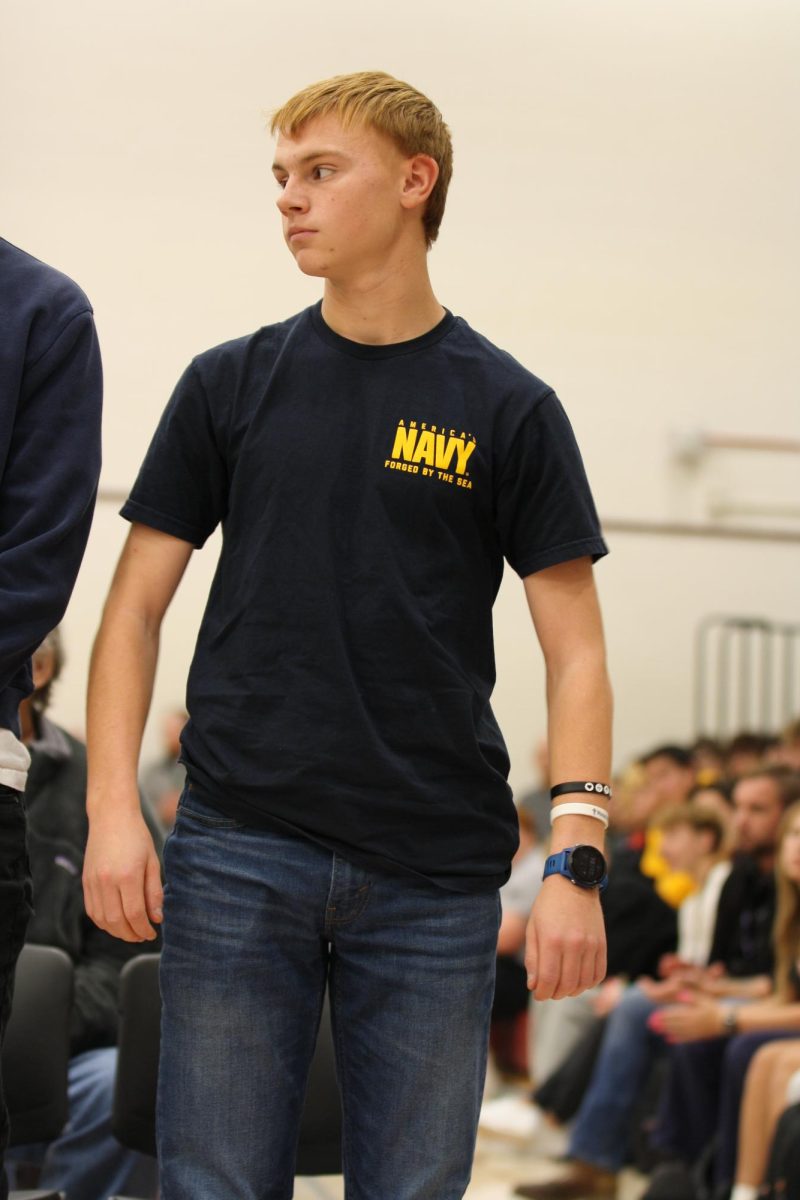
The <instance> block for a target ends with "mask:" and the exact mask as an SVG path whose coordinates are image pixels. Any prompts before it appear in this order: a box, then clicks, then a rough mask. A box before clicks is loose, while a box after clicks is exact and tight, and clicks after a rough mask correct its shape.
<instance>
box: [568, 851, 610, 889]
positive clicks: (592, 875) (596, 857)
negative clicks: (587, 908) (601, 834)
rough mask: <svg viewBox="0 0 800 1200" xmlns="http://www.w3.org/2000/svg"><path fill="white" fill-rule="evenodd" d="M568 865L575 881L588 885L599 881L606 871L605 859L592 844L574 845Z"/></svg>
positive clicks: (590, 885)
mask: <svg viewBox="0 0 800 1200" xmlns="http://www.w3.org/2000/svg"><path fill="white" fill-rule="evenodd" d="M570 866H571V867H572V874H573V875H574V876H575V880H576V882H577V883H582V884H584V885H585V886H588V887H592V886H594V885H596V884H598V883H600V882H601V881H602V879H603V876H604V875H605V873H606V860H605V859H604V858H603V855H602V854H601V853H600V851H599V850H595V848H594V846H576V847H575V849H574V850H573V851H572V855H571V856H570Z"/></svg>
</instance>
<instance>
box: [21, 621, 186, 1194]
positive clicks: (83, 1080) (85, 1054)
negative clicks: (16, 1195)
mask: <svg viewBox="0 0 800 1200" xmlns="http://www.w3.org/2000/svg"><path fill="white" fill-rule="evenodd" d="M63 661H64V656H63V650H62V642H61V636H60V632H59V630H58V629H55V630H53V632H52V633H51V634H49V635H48V636H47V637H46V638H45V640H44V642H43V643H42V645H41V646H40V647H39V649H38V650H37V651H36V652H35V654H34V656H33V680H34V684H35V691H34V692H33V695H32V696H30V697H29V698H28V699H27V700H23V702H22V704H21V706H20V714H19V715H20V725H21V736H22V741H23V743H24V745H25V746H26V747H27V748H28V750H29V752H30V756H31V764H30V770H29V772H28V785H27V788H26V791H25V807H26V810H27V819H28V856H29V860H30V869H31V876H32V878H33V888H34V894H35V897H36V912H35V914H34V916H33V917H32V918H31V920H30V923H29V925H28V930H27V934H26V938H25V940H26V941H27V942H33V943H36V944H39V945H45V946H58V947H59V949H61V950H64V951H65V953H67V954H68V955H69V957H70V958H71V959H72V962H73V964H74V968H75V972H74V990H73V997H72V1009H71V1012H70V1031H69V1032H70V1060H69V1076H68V1087H69V1118H68V1121H67V1124H66V1125H65V1127H64V1129H63V1130H62V1132H61V1134H60V1135H59V1136H58V1137H57V1138H55V1139H54V1141H52V1142H51V1143H50V1144H49V1145H41V1146H27V1147H26V1146H23V1147H14V1149H13V1150H10V1151H9V1153H8V1158H9V1160H10V1161H14V1162H16V1163H22V1164H23V1166H22V1167H21V1168H20V1167H19V1166H17V1169H16V1186H18V1187H21V1186H23V1185H32V1186H34V1185H35V1186H38V1187H40V1188H47V1189H48V1190H52V1191H54V1192H56V1191H57V1192H62V1193H63V1194H64V1195H65V1196H66V1197H67V1200H108V1198H109V1197H110V1196H116V1195H119V1194H123V1193H124V1194H125V1195H126V1196H152V1195H154V1194H155V1191H156V1187H157V1179H156V1168H155V1160H154V1159H150V1158H148V1157H146V1156H144V1155H141V1154H137V1153H136V1152H135V1151H133V1150H127V1149H125V1147H123V1146H121V1145H120V1143H119V1142H118V1141H117V1140H116V1138H115V1137H114V1135H113V1134H112V1132H111V1109H112V1103H113V1095H114V1082H115V1078H116V1069H117V1034H118V1030H119V979H120V972H121V971H122V968H123V967H124V965H125V963H126V962H128V960H129V959H131V958H133V957H135V956H136V955H137V954H139V953H140V951H141V947H140V946H138V945H136V944H135V943H132V942H122V941H120V940H119V939H118V938H113V937H111V935H110V934H108V933H104V932H103V930H101V929H98V928H97V926H96V925H95V924H94V923H93V922H92V921H90V920H89V918H88V916H87V915H86V909H85V906H84V902H83V889H82V887H81V868H82V866H83V854H84V849H85V847H86V838H87V834H88V828H89V826H88V820H87V816H86V747H85V746H84V744H83V742H80V741H78V739H77V738H74V737H72V736H71V734H69V733H68V732H67V731H66V730H65V729H62V728H61V727H60V726H58V725H56V724H55V723H54V722H53V721H51V720H50V719H49V717H48V716H47V708H48V704H49V701H50V694H51V689H52V686H53V684H54V683H55V682H56V680H57V679H58V677H59V675H60V673H61V668H62V666H63ZM145 819H147V817H146V818H145ZM148 828H149V829H150V831H151V833H152V834H153V837H154V839H155V843H156V848H157V850H158V852H159V854H160V852H161V848H162V839H161V835H160V832H159V829H158V826H157V824H156V822H155V821H154V820H148ZM158 948H159V947H158V943H156V944H155V945H154V946H152V947H148V949H156V950H157V949H158ZM27 1164H35V1165H37V1166H38V1167H41V1172H40V1173H38V1172H37V1175H36V1176H35V1177H32V1178H31V1179H28V1178H27V1176H26V1175H25V1174H23V1173H21V1171H22V1172H24V1171H25V1167H26V1166H27Z"/></svg>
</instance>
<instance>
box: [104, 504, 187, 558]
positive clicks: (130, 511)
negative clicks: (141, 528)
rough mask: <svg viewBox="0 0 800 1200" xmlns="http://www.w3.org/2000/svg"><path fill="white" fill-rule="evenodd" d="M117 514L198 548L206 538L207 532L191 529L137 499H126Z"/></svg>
mask: <svg viewBox="0 0 800 1200" xmlns="http://www.w3.org/2000/svg"><path fill="white" fill-rule="evenodd" d="M119 515H120V516H121V517H124V519H125V520H126V521H136V522H137V523H138V524H140V525H147V526H149V528H150V529H157V530H159V532H160V533H168V534H170V536H171V537H176V538H180V539H181V541H182V542H191V544H192V545H193V546H194V547H195V548H196V549H198V550H200V549H201V548H202V547H203V546H204V545H205V542H206V541H207V539H208V534H203V533H200V532H199V531H198V530H197V529H192V528H191V527H190V526H189V525H186V524H184V522H183V521H180V520H177V519H176V518H175V517H170V516H167V515H166V514H165V513H160V512H158V511H157V510H156V509H154V508H149V507H148V506H147V505H146V504H140V503H139V501H138V500H126V501H125V503H124V504H123V506H122V508H121V509H120V510H119Z"/></svg>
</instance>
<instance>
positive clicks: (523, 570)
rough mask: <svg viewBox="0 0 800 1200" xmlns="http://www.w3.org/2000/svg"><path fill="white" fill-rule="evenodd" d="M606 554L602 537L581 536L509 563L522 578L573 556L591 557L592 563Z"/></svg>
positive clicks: (569, 559)
mask: <svg viewBox="0 0 800 1200" xmlns="http://www.w3.org/2000/svg"><path fill="white" fill-rule="evenodd" d="M606 554H608V546H607V545H606V543H605V542H604V541H603V539H602V538H599V537H593V538H583V539H581V540H580V541H577V542H565V543H564V544H563V545H562V546H553V547H551V549H549V550H543V551H541V553H539V554H535V555H532V556H531V557H530V558H521V559H517V560H516V561H515V562H512V563H511V566H512V568H513V569H514V570H515V571H516V573H517V574H518V575H519V577H520V579H524V578H525V576H526V575H535V574H536V572H537V571H543V570H544V569H545V568H546V567H555V566H558V564H559V563H563V562H571V561H572V560H573V559H575V558H586V557H591V560H592V562H593V563H595V562H597V561H598V559H600V558H603V557H604V556H605V555H606Z"/></svg>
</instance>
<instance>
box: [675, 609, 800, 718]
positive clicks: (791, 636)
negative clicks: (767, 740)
mask: <svg viewBox="0 0 800 1200" xmlns="http://www.w3.org/2000/svg"><path fill="white" fill-rule="evenodd" d="M797 716H800V625H786V624H782V623H780V622H778V621H768V620H766V619H765V618H763V617H726V616H721V615H715V616H709V617H705V618H704V620H702V621H701V622H700V624H699V626H698V628H697V633H696V636H695V664H694V730H695V736H697V737H714V738H720V739H724V738H729V737H731V736H732V735H733V734H735V733H738V732H740V731H742V730H748V731H750V732H753V733H775V732H778V731H779V730H780V729H781V728H782V727H783V726H784V725H786V724H788V722H789V721H791V720H792V719H793V718H795V717H797Z"/></svg>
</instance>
